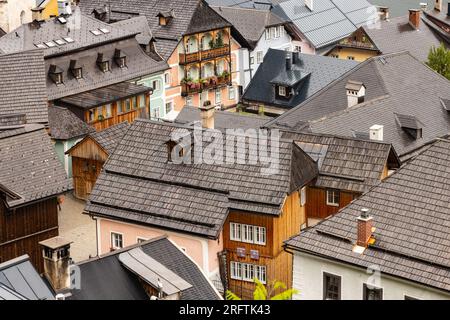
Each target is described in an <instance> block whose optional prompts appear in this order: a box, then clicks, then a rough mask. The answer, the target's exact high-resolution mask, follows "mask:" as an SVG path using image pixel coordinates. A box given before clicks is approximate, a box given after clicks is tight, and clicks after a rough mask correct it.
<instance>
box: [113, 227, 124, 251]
mask: <svg viewBox="0 0 450 320" xmlns="http://www.w3.org/2000/svg"><path fill="white" fill-rule="evenodd" d="M115 236H120V238H121V239H120V242H121V244H122V246H121V247H119V246H116V240H117V239H116V238H113V237H115ZM110 238H111V248H112V249H114V250H116V249H122V248H123V247H124V237H123V233H120V232H116V231H111V233H110Z"/></svg>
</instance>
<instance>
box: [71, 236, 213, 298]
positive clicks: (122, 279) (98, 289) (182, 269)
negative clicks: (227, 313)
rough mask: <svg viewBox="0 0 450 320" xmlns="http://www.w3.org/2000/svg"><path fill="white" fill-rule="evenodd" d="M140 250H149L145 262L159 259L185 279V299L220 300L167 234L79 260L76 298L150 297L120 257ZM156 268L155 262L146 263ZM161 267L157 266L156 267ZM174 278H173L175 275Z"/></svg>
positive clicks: (144, 251)
mask: <svg viewBox="0 0 450 320" xmlns="http://www.w3.org/2000/svg"><path fill="white" fill-rule="evenodd" d="M136 249H138V250H139V252H140V253H141V254H145V257H143V259H142V261H141V263H147V262H148V260H153V261H156V262H157V263H158V264H159V265H160V266H162V267H164V268H166V273H165V275H167V274H170V273H172V274H174V277H176V278H179V279H182V280H184V281H185V282H187V283H189V284H190V287H189V288H187V289H184V290H182V292H181V299H182V300H219V299H220V297H219V295H218V294H217V292H216V291H215V290H214V288H213V287H212V285H211V283H210V282H209V281H208V280H207V279H206V277H205V275H204V274H203V272H202V271H201V270H200V268H199V267H198V266H197V265H196V264H195V263H194V262H193V261H192V260H191V259H190V258H189V257H188V256H187V255H186V254H184V253H183V252H182V251H181V250H180V249H179V248H178V247H176V246H175V245H174V244H173V243H172V242H171V241H170V240H168V239H167V238H166V237H160V238H155V239H152V240H149V241H146V242H144V243H142V244H139V245H135V246H132V247H129V248H124V249H122V250H118V251H115V252H113V253H110V254H107V255H105V256H100V257H99V258H96V259H92V260H87V261H85V262H82V263H79V264H78V266H79V267H80V269H81V273H82V275H83V277H82V278H81V290H72V296H71V297H70V298H69V299H72V300H149V297H148V296H147V294H146V293H145V291H144V289H143V287H142V284H141V283H140V282H139V280H138V276H136V275H135V274H134V273H132V272H130V271H128V269H127V268H126V266H124V265H123V264H122V263H121V261H120V259H119V257H120V255H123V254H129V253H130V252H133V251H135V250H136ZM145 267H146V268H149V269H152V268H153V267H155V266H154V265H153V264H151V265H149V264H146V265H145ZM154 271H157V270H154ZM170 280H173V279H172V278H171V279H170Z"/></svg>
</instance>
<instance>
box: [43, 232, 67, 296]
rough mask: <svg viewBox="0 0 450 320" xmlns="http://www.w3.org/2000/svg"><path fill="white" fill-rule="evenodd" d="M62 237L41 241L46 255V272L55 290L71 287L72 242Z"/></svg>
mask: <svg viewBox="0 0 450 320" xmlns="http://www.w3.org/2000/svg"><path fill="white" fill-rule="evenodd" d="M71 243H72V242H70V241H67V240H65V239H64V238H62V237H54V238H51V239H47V240H44V241H41V242H39V244H40V245H41V246H42V255H43V257H44V273H45V276H46V278H47V279H48V281H49V282H50V284H51V285H52V287H53V289H54V290H55V292H58V291H60V290H62V289H67V288H69V287H70V264H71V259H70V244H71Z"/></svg>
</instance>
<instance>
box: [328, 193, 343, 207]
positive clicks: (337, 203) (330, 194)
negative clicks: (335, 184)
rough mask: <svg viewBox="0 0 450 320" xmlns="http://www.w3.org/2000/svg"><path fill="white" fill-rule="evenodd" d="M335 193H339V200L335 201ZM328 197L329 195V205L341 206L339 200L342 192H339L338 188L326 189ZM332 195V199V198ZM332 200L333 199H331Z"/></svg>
mask: <svg viewBox="0 0 450 320" xmlns="http://www.w3.org/2000/svg"><path fill="white" fill-rule="evenodd" d="M335 193H337V194H338V195H337V199H338V202H335V200H336V199H335V198H336V197H335ZM326 197H327V199H326V200H327V206H332V207H339V201H340V194H339V190H336V189H327V191H326ZM330 197H331V199H330ZM330 200H331V201H330Z"/></svg>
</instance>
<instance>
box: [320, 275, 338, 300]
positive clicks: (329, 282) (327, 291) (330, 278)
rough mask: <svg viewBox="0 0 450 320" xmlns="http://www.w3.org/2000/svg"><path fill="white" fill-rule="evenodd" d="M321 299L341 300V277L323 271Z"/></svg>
mask: <svg viewBox="0 0 450 320" xmlns="http://www.w3.org/2000/svg"><path fill="white" fill-rule="evenodd" d="M323 299H324V300H341V277H340V276H336V275H334V274H330V273H325V272H324V273H323Z"/></svg>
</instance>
